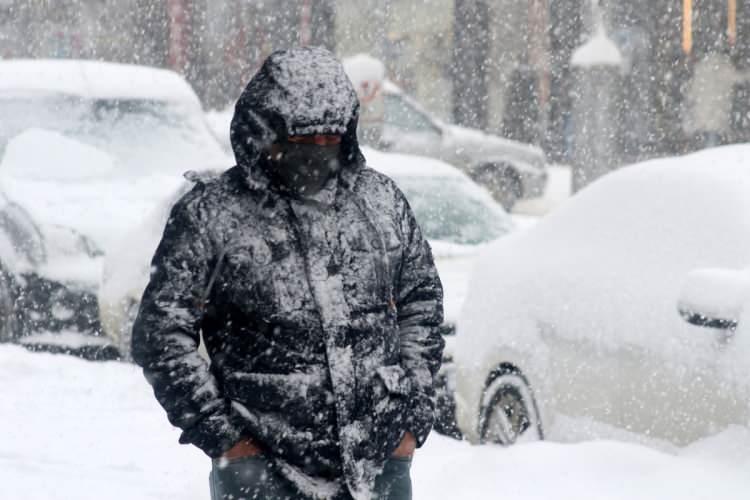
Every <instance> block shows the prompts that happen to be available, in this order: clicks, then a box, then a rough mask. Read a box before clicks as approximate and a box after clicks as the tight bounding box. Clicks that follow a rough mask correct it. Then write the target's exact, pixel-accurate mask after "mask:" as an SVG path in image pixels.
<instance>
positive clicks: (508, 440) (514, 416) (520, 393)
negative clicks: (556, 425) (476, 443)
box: [479, 367, 544, 446]
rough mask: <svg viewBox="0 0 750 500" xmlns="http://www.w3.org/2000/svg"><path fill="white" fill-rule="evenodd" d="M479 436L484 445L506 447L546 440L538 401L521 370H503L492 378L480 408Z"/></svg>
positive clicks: (495, 373)
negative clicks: (491, 444)
mask: <svg viewBox="0 0 750 500" xmlns="http://www.w3.org/2000/svg"><path fill="white" fill-rule="evenodd" d="M479 436H480V440H481V442H482V443H494V444H500V445H503V446H510V445H513V444H516V443H519V442H527V441H540V440H543V439H544V432H543V430H542V421H541V418H540V416H539V409H538V407H537V404H536V400H535V399H534V395H533V393H532V392H531V388H530V387H529V384H528V381H527V380H526V377H524V376H523V375H522V374H521V373H520V371H518V370H517V369H515V368H508V367H501V368H500V369H498V370H496V371H495V372H494V373H493V374H492V375H491V376H490V379H489V381H488V383H487V386H486V388H485V392H484V396H483V398H482V406H481V408H480V418H479Z"/></svg>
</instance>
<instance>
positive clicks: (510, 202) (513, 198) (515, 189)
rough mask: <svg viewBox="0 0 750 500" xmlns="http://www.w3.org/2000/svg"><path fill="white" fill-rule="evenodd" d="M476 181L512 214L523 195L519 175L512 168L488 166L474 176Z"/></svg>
mask: <svg viewBox="0 0 750 500" xmlns="http://www.w3.org/2000/svg"><path fill="white" fill-rule="evenodd" d="M474 181H475V182H476V183H477V184H480V185H482V186H483V187H484V188H485V189H487V190H488V191H489V192H490V194H491V195H492V197H493V198H495V200H497V202H498V203H500V204H501V205H502V206H503V208H504V209H505V210H506V211H507V212H510V211H511V210H512V209H513V207H514V206H515V204H516V202H517V201H518V200H519V199H520V198H521V196H522V195H523V186H522V185H521V179H520V178H519V177H518V173H516V171H515V170H513V169H512V168H510V167H505V168H502V167H501V168H498V167H497V166H495V165H488V166H486V167H484V168H481V169H479V171H478V172H477V173H476V175H474Z"/></svg>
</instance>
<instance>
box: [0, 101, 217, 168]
mask: <svg viewBox="0 0 750 500" xmlns="http://www.w3.org/2000/svg"><path fill="white" fill-rule="evenodd" d="M0 116H3V117H4V118H3V121H2V123H0V152H2V150H3V149H4V147H5V146H6V145H7V142H8V141H9V140H10V139H11V138H13V137H14V136H16V135H18V134H19V133H21V132H23V131H24V130H27V129H30V128H42V129H47V130H52V131H56V132H60V133H63V134H64V135H66V136H68V137H70V138H72V139H75V140H77V141H80V142H83V143H86V144H89V145H92V146H95V147H97V148H99V149H101V150H103V151H105V152H107V153H109V154H111V155H112V156H114V158H115V159H116V160H117V162H118V164H119V165H121V166H124V167H125V168H126V169H127V170H129V171H134V170H144V169H148V170H153V169H158V170H161V171H167V170H180V171H184V170H187V169H190V168H206V167H207V166H209V165H211V166H213V165H217V164H221V163H222V162H224V161H225V160H224V158H225V157H224V156H223V154H222V152H221V148H220V146H219V145H218V144H217V142H216V140H215V139H214V138H213V136H211V134H210V132H209V131H208V129H207V127H206V125H205V123H204V122H203V118H202V115H201V114H200V113H199V112H196V111H193V110H191V109H190V108H189V107H188V106H185V105H180V104H177V103H168V102H164V101H155V100H145V99H82V98H77V97H71V96H62V95H60V96H48V97H42V98H40V97H38V96H33V97H32V96H30V97H11V98H0Z"/></svg>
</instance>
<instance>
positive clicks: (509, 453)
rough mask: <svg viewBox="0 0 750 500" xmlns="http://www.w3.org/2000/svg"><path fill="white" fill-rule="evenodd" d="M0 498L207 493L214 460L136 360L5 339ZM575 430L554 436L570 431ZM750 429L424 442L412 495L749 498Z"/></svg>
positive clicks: (145, 499)
mask: <svg viewBox="0 0 750 500" xmlns="http://www.w3.org/2000/svg"><path fill="white" fill-rule="evenodd" d="M0 366H2V370H0V387H2V388H3V389H2V397H1V398H0V424H1V425H2V428H1V429H0V498H2V499H6V498H7V499H18V500H50V499H71V500H87V499H91V500H94V499H96V500H99V499H101V498H108V499H113V500H117V499H128V500H130V499H140V500H149V499H155V500H156V499H158V500H168V499H180V500H191V499H196V500H197V499H207V498H208V471H209V462H208V460H207V459H206V458H205V457H204V456H203V454H202V453H201V452H199V451H198V450H196V449H194V448H191V447H187V446H180V445H178V444H177V437H178V431H176V430H175V429H173V428H172V427H171V426H170V425H169V423H168V422H167V420H166V417H165V415H164V413H163V411H162V410H161V409H160V408H159V407H158V405H157V403H156V401H155V400H154V398H153V396H152V394H151V390H150V388H149V387H148V385H147V384H146V382H145V380H144V379H143V376H142V375H141V372H140V370H139V369H138V368H136V367H135V366H131V365H126V364H122V363H114V362H111V363H89V362H85V361H81V360H78V359H74V358H70V357H67V356H60V355H50V354H38V353H37V354H34V353H29V352H27V351H25V350H24V349H22V348H19V347H15V346H8V345H0ZM567 425H568V426H569V427H568V429H567V430H566V429H563V428H561V429H558V430H557V431H556V434H558V435H556V436H554V437H555V438H559V439H563V440H564V439H565V437H566V436H565V434H569V433H570V432H571V431H570V429H571V428H572V427H575V423H571V422H568V424H567ZM748 449H750V431H748V430H747V429H744V428H734V429H732V430H730V431H727V432H725V433H724V434H722V435H719V436H717V437H714V438H711V439H710V440H707V441H704V442H700V443H697V444H694V445H692V446H690V447H688V448H685V449H680V450H672V451H670V452H667V451H658V450H656V449H653V448H649V447H646V446H642V445H636V444H626V443H618V442H611V441H590V442H584V443H578V444H562V443H559V442H542V443H531V444H524V445H519V446H516V447H512V448H507V449H504V448H499V447H493V446H471V445H469V444H467V443H463V442H457V441H453V440H450V439H447V438H443V437H440V436H437V435H433V436H431V437H430V439H429V441H428V444H427V445H426V446H425V447H424V448H423V449H422V450H420V451H419V452H418V455H417V458H416V460H415V463H414V468H413V479H414V483H415V484H414V498H415V499H416V500H420V499H425V500H427V499H431V500H432V499H441V498H446V499H447V498H450V499H454V498H466V499H485V498H486V499H494V498H512V499H514V500H525V499H554V500H564V499H570V500H574V499H575V500H581V499H584V500H585V499H597V500H605V499H623V500H624V499H627V500H633V499H638V500H642V499H659V500H664V499H679V500H694V499H712V500H713V499H723V500H733V499H738V500H739V499H745V498H748V495H750V474H748V473H747V471H748V470H750V453H748V452H747V450H748Z"/></svg>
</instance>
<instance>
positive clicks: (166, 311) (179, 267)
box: [132, 186, 240, 457]
mask: <svg viewBox="0 0 750 500" xmlns="http://www.w3.org/2000/svg"><path fill="white" fill-rule="evenodd" d="M199 189H200V186H198V187H197V188H196V190H199ZM192 194H194V192H193V193H189V194H188V195H187V197H190V196H191V195H192ZM207 227H208V226H207V224H205V223H204V222H202V221H201V220H200V217H199V215H198V210H197V209H196V207H195V204H194V203H189V202H187V201H186V198H183V199H182V200H181V201H180V202H178V203H177V204H176V205H175V207H174V208H173V209H172V213H171V215H170V218H169V221H168V222H167V226H166V228H165V230H164V236H163V237H162V240H161V243H160V244H159V246H158V248H157V250H156V254H155V255H154V258H153V260H152V263H151V279H150V282H149V284H148V286H147V287H146V290H145V292H144V294H143V298H142V299H141V305H140V310H139V312H138V316H137V318H136V320H135V323H134V325H133V340H132V354H133V359H134V360H135V362H136V363H137V364H138V365H140V366H141V367H142V368H143V372H144V374H145V376H146V379H147V380H148V382H149V383H150V384H151V386H152V387H153V390H154V394H155V395H156V399H157V400H158V401H159V403H160V404H161V405H162V407H164V409H165V410H166V412H167V417H168V418H169V421H170V422H171V423H172V425H175V426H176V427H179V428H181V429H182V431H183V432H182V435H181V437H180V443H183V444H187V443H192V444H194V445H195V446H197V447H198V448H200V449H201V450H203V451H204V452H205V453H206V454H207V455H209V456H211V457H216V456H219V455H221V454H222V453H223V452H224V451H226V450H227V449H229V448H230V447H231V446H232V445H234V444H235V443H236V442H237V441H239V439H240V435H239V431H238V427H237V426H236V425H234V424H233V421H236V420H235V419H236V416H234V415H233V411H232V409H231V405H230V404H229V401H228V400H227V399H226V398H224V397H222V394H221V391H220V389H219V385H218V383H217V381H216V379H215V378H214V376H213V374H212V373H211V371H210V369H209V364H208V362H207V361H206V359H204V358H203V357H202V356H201V355H200V354H199V353H198V346H199V343H200V322H201V319H202V311H201V309H202V298H203V294H204V291H205V289H206V286H208V281H209V274H210V273H211V271H212V266H211V264H212V261H213V259H214V255H215V254H216V252H214V248H213V244H212V242H211V240H210V237H209V235H208V234H207Z"/></svg>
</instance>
